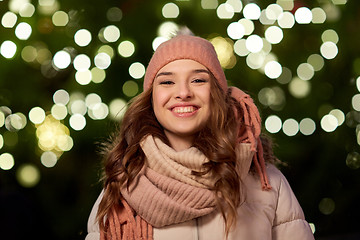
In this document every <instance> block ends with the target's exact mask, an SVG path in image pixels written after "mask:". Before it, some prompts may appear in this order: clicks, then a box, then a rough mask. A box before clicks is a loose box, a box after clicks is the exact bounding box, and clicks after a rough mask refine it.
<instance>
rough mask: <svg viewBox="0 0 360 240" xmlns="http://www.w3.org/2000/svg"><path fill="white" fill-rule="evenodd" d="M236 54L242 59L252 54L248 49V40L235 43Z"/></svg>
mask: <svg viewBox="0 0 360 240" xmlns="http://www.w3.org/2000/svg"><path fill="white" fill-rule="evenodd" d="M234 52H235V53H236V54H237V55H239V56H240V57H244V56H246V55H248V54H249V53H250V51H249V50H248V49H247V48H246V40H245V39H240V40H237V41H236V42H235V43H234Z"/></svg>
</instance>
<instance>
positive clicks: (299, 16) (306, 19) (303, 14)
mask: <svg viewBox="0 0 360 240" xmlns="http://www.w3.org/2000/svg"><path fill="white" fill-rule="evenodd" d="M295 20H296V22H297V23H299V24H308V23H310V22H311V20H312V12H311V11H310V9H308V8H307V7H300V8H298V9H297V10H296V12H295Z"/></svg>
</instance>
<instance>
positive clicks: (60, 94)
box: [53, 89, 70, 105]
mask: <svg viewBox="0 0 360 240" xmlns="http://www.w3.org/2000/svg"><path fill="white" fill-rule="evenodd" d="M69 99H70V97H69V93H68V92H67V91H65V90H64V89H59V90H57V91H56V92H55V93H54V95H53V101H54V103H56V104H62V105H66V104H67V103H68V102H69Z"/></svg>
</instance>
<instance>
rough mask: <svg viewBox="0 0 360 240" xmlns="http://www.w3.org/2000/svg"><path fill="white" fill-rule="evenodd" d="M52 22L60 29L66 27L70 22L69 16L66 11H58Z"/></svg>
mask: <svg viewBox="0 0 360 240" xmlns="http://www.w3.org/2000/svg"><path fill="white" fill-rule="evenodd" d="M52 22H53V24H54V25H55V26H58V27H63V26H66V25H67V24H68V22H69V16H68V14H67V13H66V12H64V11H57V12H55V13H54V14H53V16H52Z"/></svg>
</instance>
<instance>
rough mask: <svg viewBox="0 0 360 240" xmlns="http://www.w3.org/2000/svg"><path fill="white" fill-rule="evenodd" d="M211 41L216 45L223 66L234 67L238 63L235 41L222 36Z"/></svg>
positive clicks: (226, 67)
mask: <svg viewBox="0 0 360 240" xmlns="http://www.w3.org/2000/svg"><path fill="white" fill-rule="evenodd" d="M210 42H211V43H212V44H213V45H214V48H215V51H216V53H217V55H218V58H219V61H220V64H221V66H222V67H223V68H225V69H231V68H233V67H234V66H235V64H236V57H235V55H234V49H233V42H232V41H231V40H230V39H225V38H222V37H215V38H212V39H210Z"/></svg>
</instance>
